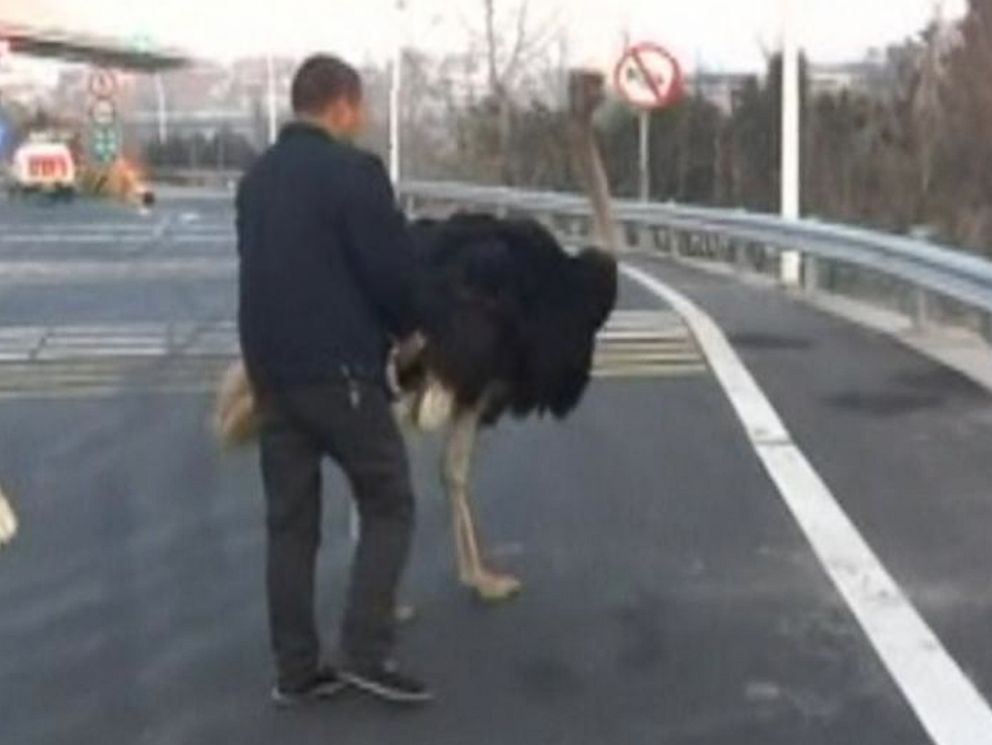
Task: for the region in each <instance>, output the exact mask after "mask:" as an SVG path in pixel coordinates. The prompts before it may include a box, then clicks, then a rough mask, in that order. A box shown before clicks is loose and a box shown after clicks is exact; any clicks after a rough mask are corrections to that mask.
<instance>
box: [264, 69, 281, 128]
mask: <svg viewBox="0 0 992 745" xmlns="http://www.w3.org/2000/svg"><path fill="white" fill-rule="evenodd" d="M265 73H266V74H265V77H266V87H267V88H268V105H269V144H270V145H272V144H274V143H275V141H276V137H277V136H278V134H279V132H278V128H279V112H278V108H277V102H276V62H275V59H274V58H273V56H272V50H271V49H270V50H269V52H268V54H266V55H265Z"/></svg>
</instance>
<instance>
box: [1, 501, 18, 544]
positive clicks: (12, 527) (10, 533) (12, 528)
mask: <svg viewBox="0 0 992 745" xmlns="http://www.w3.org/2000/svg"><path fill="white" fill-rule="evenodd" d="M16 533H17V515H15V514H14V508H13V507H11V506H10V502H8V501H7V497H5V496H4V493H3V491H0V546H2V545H4V544H5V543H10V542H11V541H12V540H13V539H14V535H15V534H16Z"/></svg>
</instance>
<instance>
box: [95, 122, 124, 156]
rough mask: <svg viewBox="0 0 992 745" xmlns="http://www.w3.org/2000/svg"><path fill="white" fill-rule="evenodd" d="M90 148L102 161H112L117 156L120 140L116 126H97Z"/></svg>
mask: <svg viewBox="0 0 992 745" xmlns="http://www.w3.org/2000/svg"><path fill="white" fill-rule="evenodd" d="M90 150H91V151H92V153H93V157H94V158H95V159H96V160H97V161H98V162H100V163H110V162H111V161H112V160H114V158H116V157H117V152H118V150H120V140H119V138H118V136H117V130H116V129H115V128H114V127H95V128H94V129H93V132H92V134H91V139H90Z"/></svg>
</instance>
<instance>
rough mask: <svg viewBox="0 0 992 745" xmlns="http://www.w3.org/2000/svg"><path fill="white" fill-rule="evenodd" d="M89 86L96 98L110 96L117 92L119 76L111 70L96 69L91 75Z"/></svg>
mask: <svg viewBox="0 0 992 745" xmlns="http://www.w3.org/2000/svg"><path fill="white" fill-rule="evenodd" d="M89 88H90V93H91V94H92V95H93V96H95V97H96V98H110V97H112V96H113V95H114V94H115V93H116V92H117V78H116V77H115V76H114V73H112V72H110V71H109V70H94V71H93V73H92V74H91V75H90V80H89Z"/></svg>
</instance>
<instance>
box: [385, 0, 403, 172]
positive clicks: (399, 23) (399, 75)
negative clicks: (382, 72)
mask: <svg viewBox="0 0 992 745" xmlns="http://www.w3.org/2000/svg"><path fill="white" fill-rule="evenodd" d="M405 9H406V2H405V0H396V19H395V23H394V25H393V27H394V28H395V29H396V36H395V38H394V39H393V61H392V65H391V67H392V70H391V77H390V83H389V176H390V178H391V179H392V180H393V184H394V185H396V184H399V182H400V106H401V104H402V97H401V95H400V94H401V93H402V88H403V11H404V10H405Z"/></svg>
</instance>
